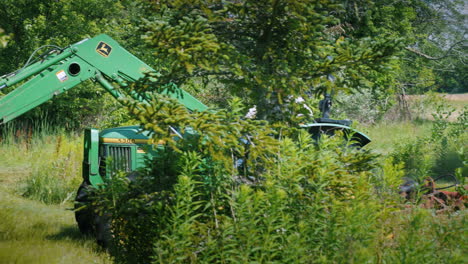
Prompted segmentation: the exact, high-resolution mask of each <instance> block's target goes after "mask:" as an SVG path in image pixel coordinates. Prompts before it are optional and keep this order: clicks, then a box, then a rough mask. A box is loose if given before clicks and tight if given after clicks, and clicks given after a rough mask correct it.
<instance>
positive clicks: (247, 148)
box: [93, 98, 465, 263]
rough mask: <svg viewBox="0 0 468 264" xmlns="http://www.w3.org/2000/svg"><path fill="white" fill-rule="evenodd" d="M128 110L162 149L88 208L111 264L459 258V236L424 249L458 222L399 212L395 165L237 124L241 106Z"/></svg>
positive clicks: (331, 143) (398, 167)
mask: <svg viewBox="0 0 468 264" xmlns="http://www.w3.org/2000/svg"><path fill="white" fill-rule="evenodd" d="M129 106H130V110H131V111H132V112H133V113H134V114H135V116H136V118H137V119H138V120H139V121H140V122H141V123H142V125H143V126H145V128H146V129H148V130H150V131H152V132H153V136H154V139H157V140H160V139H164V140H166V145H165V146H164V148H161V147H159V148H157V151H158V152H159V155H158V156H157V157H156V158H155V159H153V160H150V161H148V167H147V168H146V169H144V170H141V171H139V176H138V177H137V179H136V180H135V181H130V180H129V179H127V177H126V176H125V175H123V174H122V175H117V176H115V177H113V178H112V179H110V180H107V182H106V183H105V185H106V187H105V188H101V189H99V190H96V194H97V195H98V198H97V199H95V200H94V202H93V204H94V206H96V209H97V210H98V211H100V212H101V213H103V214H106V215H107V216H109V218H110V223H111V230H112V236H113V239H112V241H111V248H110V253H111V255H112V256H113V257H114V260H115V261H116V262H117V263H251V262H255V263H364V262H370V263H385V262H387V263H389V262H391V263H395V262H397V263H398V262H399V263H408V262H410V263H412V262H414V261H417V260H419V259H420V260H423V261H424V262H425V263H438V262H446V260H447V259H452V260H454V261H455V262H457V261H460V260H461V259H462V257H463V250H462V249H461V248H460V246H457V243H458V242H459V241H460V239H463V235H462V233H461V232H459V233H451V234H452V235H453V236H452V237H445V238H444V240H442V241H440V242H437V243H429V242H428V241H435V240H436V239H438V236H440V235H441V234H444V233H443V232H444V231H443V230H445V231H446V230H447V229H446V226H445V225H447V226H450V227H453V228H454V229H455V230H460V228H461V227H462V226H463V223H464V221H465V220H464V219H465V214H464V213H463V212H462V213H461V214H458V215H454V216H453V218H452V219H451V220H447V219H449V218H446V217H443V216H442V217H440V218H437V219H435V218H434V217H433V215H432V214H431V213H430V212H428V211H424V210H421V209H418V208H413V209H411V208H410V209H405V207H404V206H403V203H402V202H403V200H401V199H402V198H400V197H399V195H398V193H397V190H398V185H399V184H401V177H402V176H403V175H404V170H403V163H402V162H400V161H399V160H397V158H398V157H396V158H394V159H392V158H389V159H383V160H380V159H378V157H377V156H376V155H374V154H372V153H371V152H369V151H366V150H362V149H361V150H359V149H354V148H348V147H346V144H343V141H342V140H341V139H340V138H339V137H334V138H325V137H324V138H322V139H321V140H320V142H315V141H314V140H312V138H311V136H310V135H308V134H307V133H306V132H305V131H298V130H295V129H291V128H285V127H273V126H271V125H269V124H267V123H264V122H259V121H253V120H243V119H241V118H240V116H241V113H242V106H241V105H240V103H239V102H238V101H236V100H234V101H233V102H232V103H231V106H230V108H228V109H227V110H222V111H218V112H204V113H192V114H189V113H187V112H186V110H183V109H181V108H180V107H179V106H177V104H174V103H171V102H170V101H165V100H160V98H154V99H153V102H152V103H151V104H150V105H145V104H131V103H130V104H129ZM156 109H157V110H158V111H156ZM175 113H177V114H175ZM168 115H170V117H169V116H168ZM177 123H178V124H182V125H183V126H181V127H191V129H182V130H183V131H185V136H184V138H183V139H178V140H174V139H173V138H172V136H171V135H170V130H169V129H168V126H169V125H174V124H177ZM193 131H196V132H197V133H196V134H193V133H189V132H193ZM405 210H406V211H405ZM450 221H453V222H450ZM395 223H397V224H396V225H395ZM421 239H422V240H424V242H420V240H421ZM448 246H450V247H452V248H450V249H449V250H447V247H448Z"/></svg>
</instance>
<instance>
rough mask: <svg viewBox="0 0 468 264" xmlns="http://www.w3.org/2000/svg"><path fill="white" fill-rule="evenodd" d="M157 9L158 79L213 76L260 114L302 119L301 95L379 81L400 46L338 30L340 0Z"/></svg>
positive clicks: (153, 41) (152, 34)
mask: <svg viewBox="0 0 468 264" xmlns="http://www.w3.org/2000/svg"><path fill="white" fill-rule="evenodd" d="M153 7H154V8H155V11H156V12H157V13H156V15H155V16H154V17H153V18H152V19H151V20H150V21H149V22H148V23H147V25H146V27H145V29H146V30H147V31H148V32H147V34H146V40H147V43H148V44H149V45H150V46H151V47H152V48H153V49H154V53H155V55H156V57H157V62H158V63H159V66H158V67H157V68H158V69H161V70H162V73H163V76H162V77H161V78H160V80H159V82H160V83H161V84H165V83H167V82H169V81H174V82H175V83H176V84H177V85H185V84H186V85H190V84H193V82H191V80H193V79H201V80H202V82H203V80H209V81H210V83H211V84H212V85H213V84H214V85H218V86H220V88H219V89H220V90H222V91H226V93H230V94H235V95H237V96H239V97H241V98H242V99H243V100H245V101H246V102H248V103H249V104H255V105H257V106H258V108H257V109H258V111H259V113H258V117H259V118H260V119H268V120H285V121H293V122H297V121H298V120H296V119H297V118H296V116H297V114H299V113H300V111H298V107H295V102H294V98H296V97H298V96H303V97H309V95H311V94H316V95H319V94H322V93H323V92H326V91H327V92H330V91H331V90H338V89H341V90H345V91H353V90H356V89H357V90H359V89H361V88H365V87H374V86H375V85H374V83H375V82H378V80H379V79H380V80H381V79H382V78H381V76H382V73H383V72H385V71H386V70H388V66H389V65H390V62H391V59H392V56H393V55H394V54H395V52H396V51H397V50H398V47H399V44H398V43H399V40H398V39H396V38H393V37H392V38H387V37H386V36H384V35H382V36H379V37H376V38H373V37H370V36H371V35H369V36H366V37H363V38H360V37H359V36H355V37H348V36H347V35H345V34H335V33H334V32H333V30H332V28H333V26H336V25H337V24H338V23H339V20H338V19H339V18H340V17H339V15H335V14H338V13H340V12H341V11H342V10H343V9H342V7H341V5H339V3H337V2H335V1H235V2H229V1H228V2H225V1H214V2H209V1H208V2H207V1H197V2H193V1H176V2H174V1H158V2H156V3H154V4H153ZM330 74H333V75H334V76H335V79H336V80H335V82H332V81H330V80H329V79H327V76H329V75H330ZM306 94H308V96H305V95H306ZM303 117H304V115H303V116H302V118H303Z"/></svg>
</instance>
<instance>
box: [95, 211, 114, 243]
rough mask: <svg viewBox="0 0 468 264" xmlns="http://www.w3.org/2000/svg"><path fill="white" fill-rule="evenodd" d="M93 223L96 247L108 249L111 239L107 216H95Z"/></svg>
mask: <svg viewBox="0 0 468 264" xmlns="http://www.w3.org/2000/svg"><path fill="white" fill-rule="evenodd" d="M94 221H95V222H94V223H95V226H96V241H97V243H98V245H100V246H101V247H103V248H109V246H110V243H111V239H112V234H111V230H110V218H109V216H108V215H102V216H101V215H96V216H95V218H94Z"/></svg>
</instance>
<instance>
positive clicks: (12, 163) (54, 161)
mask: <svg viewBox="0 0 468 264" xmlns="http://www.w3.org/2000/svg"><path fill="white" fill-rule="evenodd" d="M1 129H2V131H1V136H2V137H1V142H0V149H1V150H2V151H1V152H0V159H1V160H2V166H1V171H2V173H3V174H5V177H4V178H3V181H7V182H9V183H10V184H13V183H14V184H15V185H16V186H15V189H16V190H17V192H20V193H21V194H23V195H24V196H26V197H29V198H31V199H34V200H38V201H42V202H44V203H48V204H52V203H62V202H65V201H68V200H73V199H72V198H73V197H74V194H75V192H76V189H77V188H78V186H79V184H80V181H81V162H82V139H81V136H79V135H77V134H75V133H72V132H67V131H65V130H64V129H62V128H52V127H50V126H48V124H47V123H45V122H41V123H36V124H34V126H29V127H28V126H26V127H22V126H21V125H18V124H10V125H7V126H5V127H2V128H1ZM16 172H20V173H19V174H18V175H15V174H16Z"/></svg>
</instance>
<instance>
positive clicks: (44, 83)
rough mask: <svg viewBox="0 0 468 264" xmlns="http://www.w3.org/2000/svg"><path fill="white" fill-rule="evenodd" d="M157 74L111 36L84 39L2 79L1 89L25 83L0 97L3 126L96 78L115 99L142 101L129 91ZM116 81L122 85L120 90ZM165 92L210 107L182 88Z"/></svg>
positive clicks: (191, 106) (190, 105)
mask: <svg viewBox="0 0 468 264" xmlns="http://www.w3.org/2000/svg"><path fill="white" fill-rule="evenodd" d="M149 72H155V70H154V69H152V68H151V67H150V66H148V65H147V64H145V63H144V62H142V61H141V60H140V59H138V58H137V57H135V56H134V55H132V54H131V53H129V52H128V51H127V50H125V49H124V48H123V47H121V46H120V45H119V44H118V43H117V42H116V41H115V40H113V39H112V38H111V37H109V36H107V35H104V34H103V35H99V36H97V37H94V38H92V39H84V40H82V41H80V42H78V43H76V44H73V45H71V46H69V47H67V48H65V49H63V50H61V51H60V52H59V53H53V54H49V55H48V56H47V57H46V58H45V59H43V60H41V61H38V62H36V63H33V64H32V65H29V66H27V67H25V68H24V69H22V70H20V71H17V72H15V73H12V74H10V75H7V76H4V77H1V78H0V89H2V88H5V87H9V86H13V85H15V84H18V83H20V82H22V81H24V80H27V81H26V82H25V83H23V84H22V85H20V86H19V87H17V88H16V89H14V90H13V91H11V92H10V93H8V94H7V95H5V96H3V97H0V124H2V123H6V122H8V121H10V120H12V119H15V118H16V117H18V116H20V115H22V114H24V113H25V112H27V111H29V110H31V109H33V108H35V107H37V106H39V105H40V104H42V103H44V102H46V101H48V100H50V99H51V98H53V97H54V96H57V95H59V94H61V93H63V92H65V91H67V90H69V89H71V88H73V87H75V86H76V85H78V84H80V83H82V82H84V81H86V80H88V79H94V80H96V81H97V82H99V83H100V84H101V85H102V86H103V87H104V89H106V90H107V91H108V92H109V93H110V94H112V96H114V97H115V98H117V99H118V98H122V97H124V96H125V94H122V92H121V90H123V91H124V93H126V94H127V95H129V96H131V97H133V98H135V99H137V100H139V101H144V99H142V98H138V97H137V96H135V94H133V93H131V92H130V91H129V90H128V89H126V88H127V84H128V83H129V82H135V81H137V80H139V79H141V78H143V77H144V76H145V74H146V73H149ZM112 82H114V83H117V84H118V85H119V86H120V88H121V89H120V90H119V89H116V88H115V87H114V86H113V85H112ZM176 89H179V90H178V91H175V92H174V91H171V92H169V90H165V91H164V93H167V94H168V95H169V96H171V97H173V98H176V99H178V100H179V102H180V103H182V104H183V105H184V106H186V107H187V108H188V109H189V110H192V111H193V110H198V111H204V110H206V109H207V106H205V105H204V104H202V103H201V102H200V101H198V100H197V99H196V98H194V97H193V96H192V95H190V94H189V93H187V92H185V91H184V90H182V89H180V88H176Z"/></svg>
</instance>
